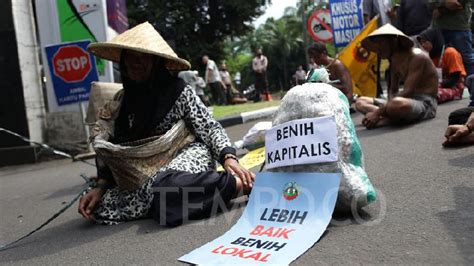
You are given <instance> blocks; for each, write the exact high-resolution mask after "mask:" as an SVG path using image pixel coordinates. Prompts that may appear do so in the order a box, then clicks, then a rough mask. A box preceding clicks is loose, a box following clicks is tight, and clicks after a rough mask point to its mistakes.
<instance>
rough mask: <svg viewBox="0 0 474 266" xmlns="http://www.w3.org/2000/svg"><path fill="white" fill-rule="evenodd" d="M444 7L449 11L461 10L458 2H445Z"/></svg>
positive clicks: (449, 0)
mask: <svg viewBox="0 0 474 266" xmlns="http://www.w3.org/2000/svg"><path fill="white" fill-rule="evenodd" d="M444 6H445V7H446V8H447V9H449V10H461V9H463V7H462V5H461V4H460V3H459V2H458V0H446V1H445V2H444Z"/></svg>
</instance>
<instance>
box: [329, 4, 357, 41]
mask: <svg viewBox="0 0 474 266" xmlns="http://www.w3.org/2000/svg"><path fill="white" fill-rule="evenodd" d="M329 6H330V10H331V20H332V31H333V39H334V46H335V47H344V46H346V45H348V44H349V43H350V42H351V41H352V40H353V39H354V38H355V37H356V36H357V35H359V33H360V32H361V31H362V29H363V28H364V20H363V13H362V0H331V1H329Z"/></svg>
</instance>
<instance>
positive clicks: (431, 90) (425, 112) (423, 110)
mask: <svg viewBox="0 0 474 266" xmlns="http://www.w3.org/2000/svg"><path fill="white" fill-rule="evenodd" d="M362 45H363V46H364V48H366V49H367V50H369V51H373V52H376V53H377V54H378V56H380V57H381V58H384V59H389V60H390V62H391V68H392V71H391V74H390V79H391V83H390V88H389V95H388V101H385V100H383V99H377V98H371V97H365V96H363V97H359V98H358V99H357V101H356V105H355V106H356V109H357V111H359V112H361V113H363V114H365V117H364V119H363V120H362V124H363V125H364V126H365V127H367V128H369V129H370V128H374V127H380V126H385V125H388V124H400V123H402V124H405V123H415V122H418V121H421V120H425V119H430V118H433V117H435V116H436V109H437V103H436V96H437V91H438V77H437V74H436V69H435V67H434V65H433V62H431V60H430V58H429V57H428V56H427V55H426V54H425V53H424V52H423V51H422V50H420V49H418V48H413V45H414V44H413V41H412V40H411V39H410V38H409V37H408V36H406V35H405V34H404V33H402V32H401V31H399V30H398V29H396V28H395V27H393V26H392V25H391V24H386V25H384V26H382V27H381V28H379V29H377V30H376V31H374V32H372V33H371V34H369V36H367V37H366V38H365V39H364V40H363V41H362ZM400 82H404V89H403V90H402V91H400V92H399V85H400Z"/></svg>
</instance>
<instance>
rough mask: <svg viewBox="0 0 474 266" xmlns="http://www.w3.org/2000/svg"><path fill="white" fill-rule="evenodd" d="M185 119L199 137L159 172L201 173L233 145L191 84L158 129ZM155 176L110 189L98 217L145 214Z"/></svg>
mask: <svg viewBox="0 0 474 266" xmlns="http://www.w3.org/2000/svg"><path fill="white" fill-rule="evenodd" d="M181 119H183V120H184V121H185V122H186V124H187V125H188V126H190V129H191V130H192V131H193V133H194V134H195V135H196V138H197V141H196V142H193V143H191V144H189V145H188V146H186V147H185V148H183V149H182V150H181V151H180V152H179V153H178V155H177V156H176V157H175V158H174V159H173V160H172V161H171V162H170V163H169V164H168V165H166V166H165V167H163V168H161V169H160V170H159V171H158V172H163V171H166V170H178V171H186V172H190V173H200V172H204V171H206V170H207V169H209V168H215V167H216V165H215V161H216V160H217V159H218V156H219V155H220V152H221V151H222V150H223V149H224V148H225V147H229V146H231V143H230V140H229V138H228V137H227V134H226V133H225V131H224V129H223V128H222V126H221V125H220V124H219V122H217V121H216V120H215V119H214V118H213V117H212V116H211V114H210V113H209V112H208V109H207V107H206V106H205V105H204V104H203V103H202V102H201V100H200V99H199V97H197V95H196V94H195V93H194V90H193V89H192V88H191V87H190V86H186V88H185V89H184V90H183V92H182V93H181V95H180V96H179V97H178V99H177V100H176V102H175V104H174V106H173V107H172V108H171V110H170V112H169V113H168V114H167V115H166V116H165V118H164V120H163V122H162V123H160V124H159V125H157V127H156V132H157V133H159V132H166V131H167V130H169V129H170V128H171V127H172V126H173V125H174V124H175V123H176V122H177V121H179V120H181ZM155 179H156V174H155V175H154V176H152V177H151V178H150V179H149V180H148V181H147V182H145V183H144V184H143V185H142V186H141V187H140V188H139V189H137V190H135V191H120V190H119V189H118V188H113V189H109V190H107V192H106V193H105V194H104V196H103V197H102V200H101V202H100V203H99V205H98V207H97V208H96V210H95V211H94V219H95V221H96V222H97V223H100V224H117V223H120V222H124V221H129V220H135V219H139V218H143V217H145V216H146V215H147V214H148V210H149V209H150V206H151V203H152V200H153V193H152V191H151V185H152V184H153V182H154V181H155Z"/></svg>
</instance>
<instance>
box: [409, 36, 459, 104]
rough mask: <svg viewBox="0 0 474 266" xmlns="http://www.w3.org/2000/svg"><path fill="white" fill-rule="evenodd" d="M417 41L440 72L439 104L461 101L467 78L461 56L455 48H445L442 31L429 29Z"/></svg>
mask: <svg viewBox="0 0 474 266" xmlns="http://www.w3.org/2000/svg"><path fill="white" fill-rule="evenodd" d="M417 39H418V42H420V44H421V46H422V47H423V49H424V50H425V51H426V52H428V53H429V54H430V58H431V60H433V64H434V65H435V66H436V67H437V70H438V75H439V76H438V79H439V80H440V81H439V82H440V84H439V88H438V104H440V103H444V102H448V101H452V100H461V99H462V94H463V92H464V78H465V77H466V70H465V69H464V65H463V63H462V57H461V54H460V53H459V52H458V51H457V50H456V49H454V48H453V47H446V46H445V43H444V38H443V34H442V33H441V30H440V29H436V28H432V29H427V30H425V31H424V32H422V33H421V34H420V35H419V36H418V37H417ZM440 72H441V73H440Z"/></svg>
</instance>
